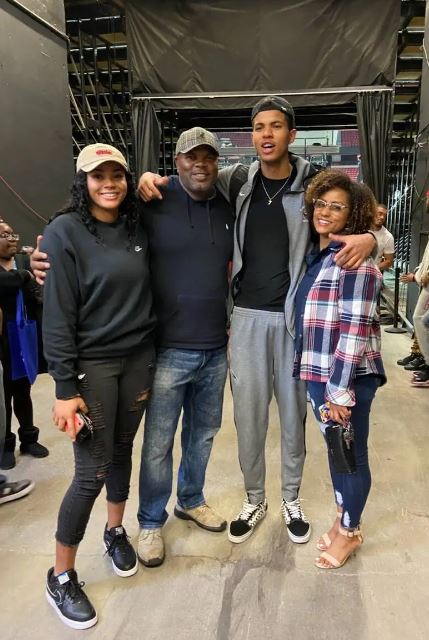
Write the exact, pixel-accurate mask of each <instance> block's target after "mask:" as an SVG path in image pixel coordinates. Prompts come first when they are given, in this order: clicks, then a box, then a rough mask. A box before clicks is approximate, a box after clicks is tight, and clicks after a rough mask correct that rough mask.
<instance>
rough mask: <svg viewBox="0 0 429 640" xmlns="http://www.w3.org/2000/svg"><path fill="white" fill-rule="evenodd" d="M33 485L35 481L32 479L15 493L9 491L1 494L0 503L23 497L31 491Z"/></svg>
mask: <svg viewBox="0 0 429 640" xmlns="http://www.w3.org/2000/svg"><path fill="white" fill-rule="evenodd" d="M34 487H35V482H34V480H32V481H31V482H30V484H29V485H28V486H27V487H24V489H21V491H17V492H16V493H10V494H9V495H7V496H3V498H0V504H6V502H13V501H14V500H19V499H20V498H24V496H28V494H29V493H30V492H31V491H33V489H34Z"/></svg>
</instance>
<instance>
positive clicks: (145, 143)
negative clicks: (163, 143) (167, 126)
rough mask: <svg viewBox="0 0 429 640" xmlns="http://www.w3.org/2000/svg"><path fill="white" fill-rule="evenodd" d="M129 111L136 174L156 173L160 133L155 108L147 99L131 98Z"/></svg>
mask: <svg viewBox="0 0 429 640" xmlns="http://www.w3.org/2000/svg"><path fill="white" fill-rule="evenodd" d="M131 113H132V120H133V132H134V158H135V172H136V176H137V177H138V176H140V175H141V174H142V173H143V172H144V171H153V172H154V173H158V162H159V144H160V140H161V133H160V126H159V122H158V118H157V117H156V112H155V108H154V107H153V105H152V103H151V102H150V101H149V100H133V101H132V103H131Z"/></svg>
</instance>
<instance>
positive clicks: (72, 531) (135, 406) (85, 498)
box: [56, 344, 155, 546]
mask: <svg viewBox="0 0 429 640" xmlns="http://www.w3.org/2000/svg"><path fill="white" fill-rule="evenodd" d="M79 371H80V372H81V373H82V374H85V376H84V377H82V379H81V380H80V382H79V385H80V389H79V391H80V393H81V395H82V397H83V399H84V400H85V403H86V405H87V407H88V410H89V414H88V415H89V416H90V418H91V420H92V422H93V425H94V435H93V437H92V438H88V439H86V440H84V441H83V442H81V443H74V444H73V449H74V459H75V474H74V478H73V480H72V483H71V485H70V487H69V489H68V490H67V492H66V494H65V496H64V498H63V501H62V503H61V507H60V511H59V514H58V527H57V532H56V539H57V540H58V542H60V543H61V544H64V545H66V546H76V545H78V544H79V542H80V541H81V540H82V538H83V536H84V533H85V529H86V525H87V524H88V520H89V516H90V514H91V510H92V507H93V505H94V502H95V500H96V498H97V496H98V495H99V494H100V491H101V490H102V488H103V486H104V485H105V486H106V492H107V500H108V501H109V502H114V503H119V502H124V500H126V499H127V498H128V492H129V486H130V476H131V454H132V449H133V440H134V436H135V435H136V433H137V429H138V427H139V424H140V422H141V419H142V416H143V413H144V410H145V408H146V404H147V399H148V397H149V393H150V389H151V387H152V381H153V376H154V372H155V349H154V347H153V345H152V344H149V345H145V346H144V347H143V348H142V349H141V350H139V351H138V352H136V353H134V354H132V355H129V356H127V357H124V358H109V359H107V358H106V359H99V360H80V361H79Z"/></svg>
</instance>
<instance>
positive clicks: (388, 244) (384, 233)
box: [371, 203, 395, 272]
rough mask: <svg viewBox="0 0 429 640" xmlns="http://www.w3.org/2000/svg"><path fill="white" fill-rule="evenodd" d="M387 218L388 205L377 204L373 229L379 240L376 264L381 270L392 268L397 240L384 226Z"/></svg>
mask: <svg viewBox="0 0 429 640" xmlns="http://www.w3.org/2000/svg"><path fill="white" fill-rule="evenodd" d="M386 219H387V207H386V205H385V204H381V203H379V204H377V207H376V210H375V214H374V218H373V222H372V225H371V231H372V232H373V233H374V235H375V237H376V240H377V255H376V256H375V259H374V260H375V264H376V265H377V267H378V268H379V269H380V271H381V272H383V271H386V270H387V269H390V267H391V266H392V265H393V260H394V258H395V240H394V238H393V235H392V234H391V233H390V231H389V230H388V229H386V227H385V226H384V225H385V223H386Z"/></svg>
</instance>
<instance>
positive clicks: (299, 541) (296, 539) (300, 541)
mask: <svg viewBox="0 0 429 640" xmlns="http://www.w3.org/2000/svg"><path fill="white" fill-rule="evenodd" d="M286 529H287V534H288V536H289V540H291V541H292V542H294V543H295V544H304V543H305V542H308V541H309V540H310V538H311V525H310V528H309V530H308V531H307V533H306V534H305V536H295V535H294V534H293V533H291V532H290V531H289V529H288V528H287V525H286Z"/></svg>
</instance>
